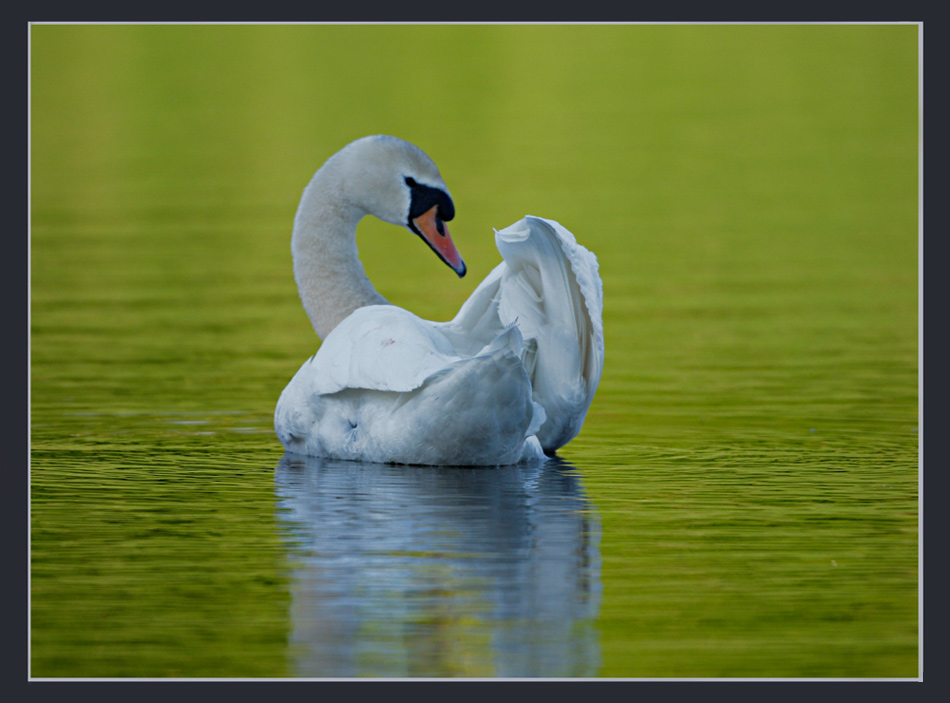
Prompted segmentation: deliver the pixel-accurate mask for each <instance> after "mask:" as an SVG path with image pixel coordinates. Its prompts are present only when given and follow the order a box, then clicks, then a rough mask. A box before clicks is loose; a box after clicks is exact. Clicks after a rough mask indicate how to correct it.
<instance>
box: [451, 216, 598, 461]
mask: <svg viewBox="0 0 950 703" xmlns="http://www.w3.org/2000/svg"><path fill="white" fill-rule="evenodd" d="M495 241H496V244H497V246H498V250H499V251H500V252H501V255H502V257H503V259H504V261H503V262H502V263H501V264H499V265H498V267H497V268H496V269H495V270H494V271H492V273H491V274H489V276H488V277H487V278H486V279H485V280H484V281H483V282H482V284H481V285H480V286H479V288H478V289H476V291H475V292H474V293H473V294H472V296H471V298H470V299H469V300H468V301H467V302H466V304H465V305H464V306H463V307H462V309H461V310H460V311H459V314H458V316H457V317H456V318H455V320H453V323H457V324H458V325H459V326H460V327H464V328H466V329H468V330H474V331H476V332H477V330H478V329H480V328H481V329H491V328H493V327H494V325H497V324H498V323H500V324H501V325H502V326H506V327H507V326H509V325H516V326H517V327H518V329H519V331H520V332H521V335H522V337H523V338H524V341H525V345H524V349H525V353H524V363H525V367H526V369H527V370H528V374H529V377H530V379H531V384H532V391H533V398H534V400H535V401H536V402H537V403H539V404H540V405H541V406H542V407H543V408H544V410H545V414H546V416H547V419H546V420H545V422H544V424H543V425H542V426H541V429H540V430H539V431H538V434H537V437H538V439H539V440H540V442H541V446H542V447H543V448H544V450H545V451H546V452H548V453H553V452H554V451H555V450H556V449H557V448H558V447H561V446H564V445H565V444H567V443H568V442H569V441H570V440H571V439H573V438H574V437H575V436H576V435H577V433H578V432H579V431H580V429H581V425H582V424H583V422H584V418H585V416H586V415H587V410H588V409H589V408H590V404H591V401H592V400H593V398H594V393H595V391H596V390H597V385H598V383H599V382H600V376H601V371H602V370H603V365H604V331H603V320H602V317H603V312H602V311H603V285H602V283H601V280H600V275H599V273H598V264H597V257H595V256H594V255H593V254H592V253H591V252H589V251H588V250H587V249H585V248H584V247H583V246H581V245H579V244H578V243H577V241H576V239H575V238H574V235H573V234H571V233H570V232H569V231H568V230H567V229H565V228H564V227H562V226H561V225H560V224H558V223H557V222H555V221H554V220H546V219H542V218H539V217H532V216H528V217H525V218H524V219H522V220H520V221H518V222H516V223H514V224H513V225H511V226H510V227H506V228H505V229H503V230H501V231H499V232H496V233H495ZM496 329H497V328H496ZM476 336H477V335H476Z"/></svg>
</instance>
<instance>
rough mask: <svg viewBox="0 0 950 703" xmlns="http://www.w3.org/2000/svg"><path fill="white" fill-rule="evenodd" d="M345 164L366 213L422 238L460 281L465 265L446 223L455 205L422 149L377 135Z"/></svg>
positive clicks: (347, 155)
mask: <svg viewBox="0 0 950 703" xmlns="http://www.w3.org/2000/svg"><path fill="white" fill-rule="evenodd" d="M337 157H338V158H340V159H341V160H342V161H343V163H344V170H343V178H344V186H343V187H344V190H345V192H346V195H347V197H348V199H351V201H352V202H353V204H354V205H356V206H358V207H359V208H360V209H362V210H363V211H365V212H367V213H369V214H371V215H375V216H376V217H378V218H379V219H381V220H384V221H385V222H390V223H392V224H394V225H401V226H403V227H406V228H408V229H409V230H410V231H411V232H413V233H414V234H416V235H418V236H419V237H420V238H421V239H422V240H423V241H424V242H425V243H426V244H428V245H429V247H430V248H431V249H432V251H434V252H435V253H436V254H437V255H438V256H439V258H440V259H442V261H444V262H445V263H446V264H447V265H448V266H449V267H450V268H451V269H452V270H453V271H455V273H457V274H458V275H459V276H460V277H461V276H464V275H465V262H464V261H462V257H461V255H460V254H459V252H458V249H456V248H455V244H454V243H453V242H452V237H451V236H450V235H449V228H448V227H447V226H446V224H445V223H446V222H447V221H448V220H451V219H452V218H453V217H455V205H454V204H453V203H452V196H451V195H449V189H448V187H446V185H445V182H444V181H443V180H442V176H441V175H440V174H439V169H438V168H436V165H435V163H433V161H432V159H430V158H429V157H428V156H427V155H426V153H425V152H424V151H422V149H420V148H418V147H417V146H414V145H412V144H410V143H409V142H406V141H403V140H402V139H397V138H396V137H388V136H383V135H377V136H372V137H363V138H362V139H357V140H356V141H355V142H352V143H351V144H349V145H347V146H346V147H344V148H343V149H342V150H341V151H340V152H339V153H338V154H337Z"/></svg>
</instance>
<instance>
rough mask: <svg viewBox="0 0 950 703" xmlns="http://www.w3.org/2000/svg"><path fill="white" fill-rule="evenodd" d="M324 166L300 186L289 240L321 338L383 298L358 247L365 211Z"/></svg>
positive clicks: (302, 295) (307, 306) (306, 304)
mask: <svg viewBox="0 0 950 703" xmlns="http://www.w3.org/2000/svg"><path fill="white" fill-rule="evenodd" d="M328 166H331V164H329V163H328V164H327V165H326V166H324V168H321V169H320V170H319V171H317V173H316V174H315V175H314V177H313V179H312V180H311V181H310V183H309V184H308V185H307V187H306V188H305V189H304V193H303V197H302V198H301V199H300V206H299V207H298V208H297V215H296V217H295V218H294V232H293V236H292V237H291V243H290V248H291V252H292V254H293V261H294V278H295V279H296V281H297V289H298V291H299V292H300V300H301V302H302V303H303V307H304V310H306V311H307V316H308V317H309V318H310V323H311V324H312V325H313V329H314V331H315V332H316V333H317V335H318V336H319V337H320V339H325V338H326V336H327V335H328V334H329V333H330V332H331V331H332V330H333V328H334V327H336V326H337V325H338V324H339V323H340V322H341V321H342V320H343V319H344V318H345V317H346V316H347V315H349V314H350V313H351V312H353V311H354V310H356V309H357V308H361V307H364V306H366V305H381V304H386V303H387V301H386V299H385V298H384V297H383V296H381V295H380V294H379V293H377V292H376V289H375V288H373V284H372V283H370V281H369V279H368V278H367V277H366V272H365V271H364V270H363V264H361V263H360V260H359V253H358V251H357V248H356V224H357V223H358V222H359V221H360V219H362V217H363V216H364V215H365V214H366V212H365V211H364V210H362V209H360V208H358V207H356V206H354V205H352V204H350V203H349V202H348V201H347V199H346V198H345V197H343V193H342V189H341V187H340V186H339V185H338V184H339V180H337V179H334V178H333V176H332V174H331V173H328V171H332V168H329V169H328V168H327V167H328Z"/></svg>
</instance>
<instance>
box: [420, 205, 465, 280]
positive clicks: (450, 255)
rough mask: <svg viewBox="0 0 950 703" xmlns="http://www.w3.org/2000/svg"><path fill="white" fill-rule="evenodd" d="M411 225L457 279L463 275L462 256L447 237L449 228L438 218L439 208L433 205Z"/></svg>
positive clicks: (463, 264) (463, 263) (450, 238)
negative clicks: (453, 272)
mask: <svg viewBox="0 0 950 703" xmlns="http://www.w3.org/2000/svg"><path fill="white" fill-rule="evenodd" d="M412 224H413V225H415V227H416V230H418V232H419V234H420V235H421V236H422V238H423V239H424V240H426V244H428V245H429V246H430V247H432V251H434V252H435V253H436V254H438V255H439V258H440V259H442V261H444V262H445V263H447V264H448V265H449V267H450V268H451V269H452V270H453V271H455V273H457V274H458V275H459V278H461V277H462V276H464V275H465V262H464V261H462V255H461V254H459V250H458V249H456V248H455V243H454V242H453V241H452V237H451V236H450V235H449V228H448V227H447V226H446V224H445V222H443V221H442V219H441V218H440V217H439V208H438V206H437V205H433V206H432V207H431V208H430V209H429V210H427V211H426V212H424V213H423V214H421V215H419V217H416V218H415V219H414V220H413V221H412Z"/></svg>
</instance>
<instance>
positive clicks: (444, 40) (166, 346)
mask: <svg viewBox="0 0 950 703" xmlns="http://www.w3.org/2000/svg"><path fill="white" fill-rule="evenodd" d="M918 29H919V28H918V26H917V25H913V24H911V25H853V26H852V25H828V26H823V25H764V26H759V25H737V26H729V25H696V26H693V25H673V26H664V25H579V26H571V25H541V26H531V25H513V26H506V25H423V26H416V25H378V26H376V25H287V26H283V25H268V26H253V25H237V26H227V25H221V26H219V25H201V26H187V25H143V26H137V25H105V26H95V25H33V26H32V27H31V29H30V41H31V46H30V61H31V67H30V68H31V73H30V79H31V80H30V90H31V95H30V128H31V135H30V149H31V152H30V196H31V214H30V218H31V219H30V277H31V278H30V283H31V287H30V296H31V298H30V374H31V376H30V384H31V385H30V466H29V475H30V484H29V489H30V490H29V496H28V500H29V510H30V515H29V517H30V603H29V607H30V675H31V677H33V678H35V679H46V678H89V677H91V678H125V677H134V678H155V679H161V678H350V677H367V678H495V677H510V678H532V677H543V678H562V677H563V678H568V677H571V678H574V677H582V678H624V679H627V678H917V677H918V676H919V673H920V667H921V660H920V658H919V651H920V650H919V644H920V622H919V613H920V594H921V591H920V582H919V578H920V531H919V518H920V514H919V506H920V492H919V489H920V471H921V466H920V441H921V438H920V393H919V388H920V385H919V379H920V366H919V354H920V349H919V341H920V332H919V310H920V298H919V277H918V276H919V273H918V272H919V261H920V259H919V250H920V241H921V240H920V233H919V232H920V230H919V195H920V193H919V190H918V173H919V170H918V169H919V148H920V125H921V116H920V113H919V80H918V78H919V76H918V63H919V60H918V57H919V52H918ZM374 133H387V134H394V135H397V136H400V137H402V138H404V139H407V140H409V141H412V142H413V143H415V144H417V145H418V146H420V147H421V148H422V149H424V150H425V151H426V152H427V153H428V154H429V155H430V156H432V158H433V159H434V160H435V162H436V163H437V164H438V165H439V168H440V170H441V172H442V175H443V176H444V178H445V180H446V182H447V183H448V185H449V188H450V189H451V192H452V196H453V199H454V201H455V206H456V211H457V214H456V218H455V220H454V221H453V227H452V235H453V238H454V240H455V242H456V244H457V245H458V247H459V250H460V251H461V253H462V255H463V257H464V258H465V261H466V263H467V264H468V269H469V273H468V275H467V276H466V277H465V278H464V279H461V280H459V279H457V278H456V276H455V274H454V273H452V272H451V271H450V270H449V269H448V268H447V267H445V266H443V265H442V264H441V262H439V261H438V260H437V259H436V258H435V257H434V256H432V255H431V253H430V252H429V251H428V250H427V249H426V248H425V247H424V246H421V245H420V244H419V243H418V242H417V241H416V240H415V238H414V237H411V236H408V235H407V233H406V232H404V231H400V230H399V229H398V228H394V227H393V226H391V225H387V224H384V223H382V222H379V221H373V220H370V219H366V220H364V221H363V222H362V223H361V224H360V228H359V238H358V242H359V247H360V254H361V258H362V260H363V262H364V265H365V267H366V270H367V273H368V274H369V276H370V278H371V279H372V281H373V282H374V284H375V285H376V288H377V289H378V290H379V291H380V292H381V293H382V294H383V295H384V296H386V297H387V298H388V299H389V300H390V301H391V302H393V303H396V304H398V305H400V306H402V307H405V308H408V309H410V310H412V311H413V312H415V313H417V314H419V315H421V316H422V317H426V318H430V319H436V320H445V319H449V318H451V317H452V316H453V315H454V313H455V311H456V310H457V309H458V308H459V306H460V305H461V303H462V302H463V301H464V300H465V299H466V298H467V297H468V295H469V294H470V293H471V292H472V291H473V290H474V288H475V286H476V285H477V284H478V282H479V281H480V280H481V279H482V278H483V277H484V276H485V275H486V274H487V273H488V272H489V271H490V270H491V268H493V267H494V266H495V264H496V263H497V262H498V261H499V260H500V257H499V255H498V252H497V250H496V249H495V247H494V239H493V234H492V230H493V228H495V229H501V228H503V227H505V226H507V225H509V224H511V223H513V222H515V221H516V220H518V219H520V218H521V217H523V216H524V215H525V214H533V215H539V216H542V217H549V218H552V219H556V220H558V221H559V222H561V223H562V224H563V225H564V226H566V227H567V228H568V229H570V230H571V231H572V232H573V233H574V234H575V235H576V236H577V238H578V241H579V242H580V243H582V244H584V245H585V246H586V247H588V248H589V249H590V250H591V251H593V252H594V253H595V254H596V255H597V256H598V258H599V261H600V270H601V275H602V277H603V282H604V327H605V337H606V359H605V367H604V374H603V379H602V381H601V385H600V388H599V391H598V393H597V396H596V397H595V399H594V403H593V405H592V407H591V410H590V413H589V414H588V417H587V420H586V423H585V425H584V428H583V430H582V431H581V433H580V435H579V436H578V437H577V438H576V439H575V440H574V441H573V442H571V443H570V444H568V445H567V446H566V447H564V448H563V449H562V450H561V452H560V457H559V458H558V459H557V460H555V461H551V462H549V463H548V464H546V465H545V466H543V467H535V468H528V467H507V468H499V469H452V468H445V467H433V468H428V469H424V468H420V467H405V466H403V467H398V466H389V465H374V464H359V463H347V462H333V461H328V460H320V459H306V458H303V457H294V456H292V455H285V454H284V452H283V449H282V447H281V446H280V444H279V442H278V441H277V438H276V436H275V434H274V431H273V411H274V406H275V403H276V401H277V398H278V396H279V395H280V392H281V390H282V389H283V387H284V386H285V385H286V383H287V382H288V381H289V379H290V378H291V376H292V375H293V374H294V373H295V372H296V370H297V368H298V367H299V366H300V364H301V363H302V362H303V361H304V360H305V359H306V358H307V357H309V356H310V355H312V354H313V353H314V352H315V351H316V349H317V347H318V345H319V339H318V338H317V337H316V336H315V335H314V334H313V331H312V329H311V327H310V324H309V322H308V320H307V318H306V316H305V314H304V312H303V309H302V307H301V305H300V301H299V298H298V296H297V291H296V287H295V284H294V279H293V273H292V269H291V259H290V232H291V226H292V222H293V216H294V212H295V210H296V207H297V203H298V200H299V197H300V193H301V191H302V189H303V187H304V186H305V185H306V183H307V182H308V180H309V179H310V177H311V176H312V174H313V172H314V171H315V170H316V169H317V168H318V167H319V166H320V165H321V163H322V162H323V161H324V160H325V159H326V158H327V157H329V156H330V155H331V154H333V153H334V152H336V151H337V150H338V149H339V148H341V147H342V146H343V145H345V144H346V143H348V142H349V141H352V140H353V139H356V138H358V137H361V136H364V135H367V134H374Z"/></svg>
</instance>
